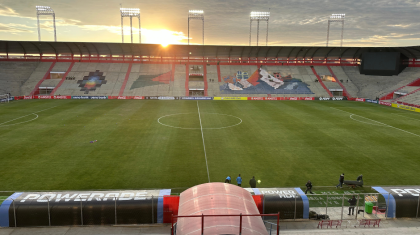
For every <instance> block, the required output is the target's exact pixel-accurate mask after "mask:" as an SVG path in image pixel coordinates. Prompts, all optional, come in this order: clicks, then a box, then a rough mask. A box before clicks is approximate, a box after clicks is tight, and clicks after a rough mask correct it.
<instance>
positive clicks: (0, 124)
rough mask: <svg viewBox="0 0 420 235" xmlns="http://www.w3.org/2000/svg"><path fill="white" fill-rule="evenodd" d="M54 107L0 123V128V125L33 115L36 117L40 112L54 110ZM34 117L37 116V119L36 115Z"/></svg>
mask: <svg viewBox="0 0 420 235" xmlns="http://www.w3.org/2000/svg"><path fill="white" fill-rule="evenodd" d="M55 107H57V106H54V107H51V108H47V109H43V110H41V111H38V112H33V113H30V114H28V115H25V116H22V117H18V118H15V119H12V120H10V121H7V122H3V123H0V126H1V125H3V124H6V123H9V122H12V121H14V120H18V119H21V118H24V117H27V116H29V115H34V114H35V115H36V114H37V113H40V112H43V111H45V110H48V109H52V108H55ZM36 116H37V118H38V115H36ZM35 119H36V118H35Z"/></svg>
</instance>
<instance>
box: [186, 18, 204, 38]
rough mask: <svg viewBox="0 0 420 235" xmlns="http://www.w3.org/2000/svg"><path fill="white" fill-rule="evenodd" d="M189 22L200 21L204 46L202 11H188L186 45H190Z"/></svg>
mask: <svg viewBox="0 0 420 235" xmlns="http://www.w3.org/2000/svg"><path fill="white" fill-rule="evenodd" d="M190 20H201V21H202V22H203V45H204V11H203V10H189V11H188V45H190Z"/></svg>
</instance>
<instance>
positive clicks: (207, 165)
mask: <svg viewBox="0 0 420 235" xmlns="http://www.w3.org/2000/svg"><path fill="white" fill-rule="evenodd" d="M197 110H198V118H199V119H200V129H201V139H202V140H203V148H204V158H205V159H206V168H207V178H208V179H209V183H210V174H209V164H208V163H207V153H206V144H205V143H204V133H203V125H202V124H201V114H200V106H199V105H198V100H197Z"/></svg>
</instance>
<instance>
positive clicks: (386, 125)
mask: <svg viewBox="0 0 420 235" xmlns="http://www.w3.org/2000/svg"><path fill="white" fill-rule="evenodd" d="M330 108H332V109H336V110H339V111H341V112H345V113H349V114H352V115H356V116H359V117H362V118H365V119H367V120H370V121H372V122H376V123H379V124H382V125H384V126H385V127H391V128H394V129H397V130H399V131H402V132H405V133H408V134H411V135H415V136H417V137H420V135H417V134H414V133H412V132H409V131H406V130H403V129H400V128H397V127H393V126H391V125H388V124H385V123H382V122H378V121H375V120H372V119H370V118H367V117H363V116H360V115H358V114H354V113H350V112H347V111H344V110H341V109H337V108H333V107H330Z"/></svg>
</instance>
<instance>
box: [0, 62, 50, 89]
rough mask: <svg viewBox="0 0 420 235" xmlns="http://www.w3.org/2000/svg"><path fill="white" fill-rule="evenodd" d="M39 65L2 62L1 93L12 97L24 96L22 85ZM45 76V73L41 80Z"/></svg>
mask: <svg viewBox="0 0 420 235" xmlns="http://www.w3.org/2000/svg"><path fill="white" fill-rule="evenodd" d="M38 64H39V62H11V61H2V62H0V93H1V94H5V93H11V95H12V96H20V95H24V94H25V93H24V92H23V91H22V85H23V84H25V83H26V82H27V80H28V79H29V78H30V76H31V74H32V73H34V72H35V70H36V68H37V67H38ZM44 75H45V73H44V74H42V76H41V78H42V77H43V76H44ZM29 92H30V91H29Z"/></svg>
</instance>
